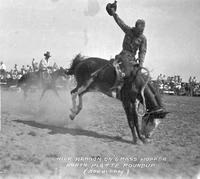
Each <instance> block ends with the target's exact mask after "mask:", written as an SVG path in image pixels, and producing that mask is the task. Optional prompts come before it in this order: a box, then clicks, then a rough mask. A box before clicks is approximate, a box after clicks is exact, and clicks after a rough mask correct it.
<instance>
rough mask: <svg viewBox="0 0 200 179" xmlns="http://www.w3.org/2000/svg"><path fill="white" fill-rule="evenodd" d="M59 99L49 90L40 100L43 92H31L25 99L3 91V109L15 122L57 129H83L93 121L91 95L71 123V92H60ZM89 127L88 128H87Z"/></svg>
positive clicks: (15, 92)
mask: <svg viewBox="0 0 200 179" xmlns="http://www.w3.org/2000/svg"><path fill="white" fill-rule="evenodd" d="M58 93H59V97H58V96H56V94H55V93H54V92H53V91H51V90H49V91H47V92H46V93H45V95H44V97H43V99H42V100H40V95H41V91H40V90H37V91H34V92H29V93H28V97H27V99H24V96H23V92H22V91H21V92H17V91H10V90H9V91H5V90H1V109H2V111H4V113H7V114H8V115H9V116H13V120H16V119H17V120H18V119H19V120H29V121H34V122H37V123H41V124H48V125H52V126H57V127H73V128H82V126H84V127H85V126H86V125H87V124H88V122H89V121H90V120H91V118H90V112H89V111H88V109H91V108H92V107H93V104H94V103H95V102H94V101H91V94H89V95H86V96H84V109H83V110H82V111H81V112H80V114H79V115H78V116H77V117H76V118H75V119H74V120H73V121H71V120H70V119H69V114H70V108H71V106H72V103H71V95H70V90H65V89H62V90H59V91H58ZM86 127H87V126H86Z"/></svg>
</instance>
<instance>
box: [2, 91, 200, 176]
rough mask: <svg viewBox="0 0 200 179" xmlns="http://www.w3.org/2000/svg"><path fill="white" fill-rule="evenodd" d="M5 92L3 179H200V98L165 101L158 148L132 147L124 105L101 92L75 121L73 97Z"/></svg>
mask: <svg viewBox="0 0 200 179" xmlns="http://www.w3.org/2000/svg"><path fill="white" fill-rule="evenodd" d="M59 93H60V96H61V99H58V98H56V97H55V96H54V94H53V93H52V92H51V91H50V92H48V93H47V94H46V96H45V98H44V99H43V100H42V101H41V102H40V101H39V93H38V92H36V93H32V94H31V96H29V98H28V99H27V100H24V99H23V95H22V93H17V92H16V91H9V92H8V91H3V90H2V91H1V133H0V178H67V179H68V178H69V179H70V178H74V179H75V178H81V179H84V178H95V177H94V176H96V178H148V179H149V178H200V98H198V97H177V96H164V97H163V100H164V101H165V104H166V107H167V109H168V110H169V111H170V112H171V113H170V114H169V115H168V116H167V118H165V119H163V120H162V121H161V123H160V125H159V127H158V128H157V129H156V131H155V133H154V134H153V136H152V142H151V143H149V144H142V143H141V142H139V141H138V144H137V145H133V144H131V143H130V141H131V132H130V130H129V127H128V124H127V120H126V117H125V114H124V111H123V109H122V106H121V103H120V102H119V101H117V100H115V99H111V98H108V97H106V96H103V95H101V94H99V93H91V94H87V95H86V96H85V97H84V108H83V110H82V112H81V113H80V115H79V116H78V117H77V118H76V119H75V120H74V121H71V120H70V119H69V117H68V116H69V109H70V107H71V101H70V96H69V91H59Z"/></svg>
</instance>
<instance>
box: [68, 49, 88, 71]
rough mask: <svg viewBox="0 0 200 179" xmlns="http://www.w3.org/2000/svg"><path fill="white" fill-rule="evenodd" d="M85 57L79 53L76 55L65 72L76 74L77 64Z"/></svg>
mask: <svg viewBox="0 0 200 179" xmlns="http://www.w3.org/2000/svg"><path fill="white" fill-rule="evenodd" d="M83 59H84V57H83V56H81V54H80V53H79V54H78V55H76V57H75V58H74V59H73V60H72V63H71V65H70V68H69V69H67V70H66V72H65V74H66V75H74V72H75V69H76V67H77V65H78V64H79V63H80V62H81V61H82V60H83Z"/></svg>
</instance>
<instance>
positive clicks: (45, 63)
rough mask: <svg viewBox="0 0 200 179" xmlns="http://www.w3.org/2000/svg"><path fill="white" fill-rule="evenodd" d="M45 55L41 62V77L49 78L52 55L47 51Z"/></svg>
mask: <svg viewBox="0 0 200 179" xmlns="http://www.w3.org/2000/svg"><path fill="white" fill-rule="evenodd" d="M44 57H45V58H43V59H42V60H41V61H40V64H39V71H40V75H41V78H42V79H43V80H44V79H48V78H49V77H50V75H49V69H50V65H49V58H50V57H51V55H50V52H49V51H47V52H46V53H45V54H44Z"/></svg>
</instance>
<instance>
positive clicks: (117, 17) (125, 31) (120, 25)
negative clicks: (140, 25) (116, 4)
mask: <svg viewBox="0 0 200 179" xmlns="http://www.w3.org/2000/svg"><path fill="white" fill-rule="evenodd" d="M113 17H114V19H115V22H116V23H117V24H118V25H119V27H120V28H121V29H122V30H123V31H124V33H127V32H128V31H130V30H131V27H129V26H128V25H126V24H125V23H124V21H123V20H122V19H121V18H120V17H119V16H118V14H117V13H116V12H115V13H113Z"/></svg>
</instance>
